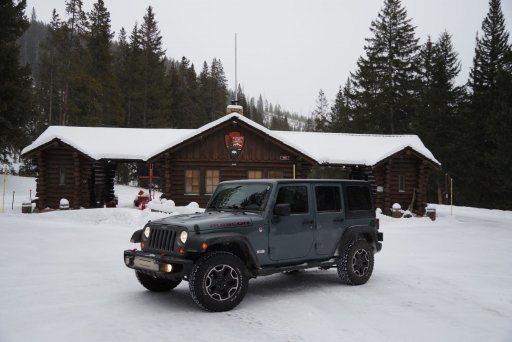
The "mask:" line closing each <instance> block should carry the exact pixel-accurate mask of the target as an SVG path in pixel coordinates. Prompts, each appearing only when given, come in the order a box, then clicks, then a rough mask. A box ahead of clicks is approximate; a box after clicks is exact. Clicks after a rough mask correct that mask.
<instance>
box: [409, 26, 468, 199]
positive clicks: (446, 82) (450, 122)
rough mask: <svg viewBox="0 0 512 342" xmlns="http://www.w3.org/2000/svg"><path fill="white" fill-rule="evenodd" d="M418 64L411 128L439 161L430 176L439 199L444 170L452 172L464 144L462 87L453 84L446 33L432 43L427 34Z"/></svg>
mask: <svg viewBox="0 0 512 342" xmlns="http://www.w3.org/2000/svg"><path fill="white" fill-rule="evenodd" d="M418 64H419V71H420V74H419V75H420V77H419V78H420V82H421V88H420V92H419V104H418V108H417V114H418V120H417V126H416V130H415V131H416V133H417V134H419V136H420V137H421V139H422V141H423V143H424V144H425V145H426V146H428V147H429V149H430V150H431V151H432V152H433V153H434V155H435V156H436V158H438V159H439V160H440V161H441V162H442V164H443V171H444V172H443V173H440V174H439V175H433V177H431V178H432V179H434V178H437V184H435V182H432V184H433V186H434V187H435V188H432V189H431V192H432V193H435V192H437V193H438V199H441V197H442V196H441V190H440V188H441V183H442V180H443V177H444V173H445V172H448V173H452V171H453V168H454V167H455V165H456V164H458V163H459V160H458V156H459V152H460V150H461V149H463V148H464V147H463V146H461V144H460V139H461V135H462V132H461V131H460V128H461V124H462V122H461V119H460V110H461V107H462V103H463V97H464V88H463V87H458V86H455V79H456V78H457V76H458V74H459V72H460V62H459V60H458V55H457V53H456V52H455V51H454V48H453V44H452V42H451V36H450V34H449V33H448V32H446V31H445V32H443V33H442V34H441V35H440V37H439V39H438V40H437V41H436V42H435V43H434V42H432V41H431V39H430V37H429V38H428V40H427V42H426V43H425V44H424V45H423V46H422V48H421V51H420V54H419V58H418Z"/></svg>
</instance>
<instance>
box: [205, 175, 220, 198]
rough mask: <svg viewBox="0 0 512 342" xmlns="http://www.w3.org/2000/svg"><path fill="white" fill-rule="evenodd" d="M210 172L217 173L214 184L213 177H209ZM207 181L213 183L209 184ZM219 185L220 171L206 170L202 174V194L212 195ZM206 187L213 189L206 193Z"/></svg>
mask: <svg viewBox="0 0 512 342" xmlns="http://www.w3.org/2000/svg"><path fill="white" fill-rule="evenodd" d="M210 172H213V173H215V172H216V173H217V176H216V180H217V183H215V176H213V177H209V173H210ZM209 181H213V183H212V184H209ZM219 183H220V170H219V169H206V170H205V172H204V194H205V195H212V194H213V193H214V192H215V189H216V188H217V186H218V185H219ZM208 187H213V188H211V191H208Z"/></svg>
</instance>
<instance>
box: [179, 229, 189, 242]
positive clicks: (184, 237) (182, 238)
mask: <svg viewBox="0 0 512 342" xmlns="http://www.w3.org/2000/svg"><path fill="white" fill-rule="evenodd" d="M187 239H188V232H187V231H186V230H182V231H181V233H180V241H181V243H183V244H184V243H185V242H187Z"/></svg>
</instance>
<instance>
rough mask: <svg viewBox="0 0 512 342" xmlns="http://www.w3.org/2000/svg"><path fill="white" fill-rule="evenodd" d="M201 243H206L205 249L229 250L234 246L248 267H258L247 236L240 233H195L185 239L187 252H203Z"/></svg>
mask: <svg viewBox="0 0 512 342" xmlns="http://www.w3.org/2000/svg"><path fill="white" fill-rule="evenodd" d="M203 244H206V245H207V249H206V251H211V250H226V251H229V250H230V248H236V249H238V252H241V253H242V255H239V256H240V257H241V258H243V261H244V262H245V263H246V265H247V266H248V268H259V267H260V264H259V261H258V258H257V256H256V253H255V252H254V248H252V245H251V243H250V242H249V240H248V239H247V237H245V236H244V235H242V234H238V233H231V232H225V233H212V234H200V235H195V236H192V237H190V238H189V240H188V241H187V246H186V249H187V251H189V252H198V253H203V252H205V250H204V249H203ZM235 254H236V253H235Z"/></svg>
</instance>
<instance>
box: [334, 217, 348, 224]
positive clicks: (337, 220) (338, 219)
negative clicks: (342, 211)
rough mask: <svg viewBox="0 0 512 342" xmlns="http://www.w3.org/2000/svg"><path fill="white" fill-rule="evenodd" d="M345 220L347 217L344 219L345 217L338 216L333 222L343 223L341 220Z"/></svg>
mask: <svg viewBox="0 0 512 342" xmlns="http://www.w3.org/2000/svg"><path fill="white" fill-rule="evenodd" d="M343 221H345V219H344V218H343V217H336V218H335V219H334V220H333V222H336V223H341V222H343Z"/></svg>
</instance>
